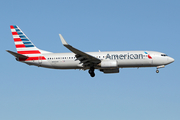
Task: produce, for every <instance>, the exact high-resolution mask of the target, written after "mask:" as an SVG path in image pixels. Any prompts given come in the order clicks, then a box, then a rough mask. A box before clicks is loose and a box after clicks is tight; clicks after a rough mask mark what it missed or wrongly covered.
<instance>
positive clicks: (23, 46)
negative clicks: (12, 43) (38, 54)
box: [16, 44, 25, 48]
mask: <svg viewBox="0 0 180 120" xmlns="http://www.w3.org/2000/svg"><path fill="white" fill-rule="evenodd" d="M16 48H25V45H24V44H19V45H16Z"/></svg>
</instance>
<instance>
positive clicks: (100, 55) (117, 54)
mask: <svg viewBox="0 0 180 120" xmlns="http://www.w3.org/2000/svg"><path fill="white" fill-rule="evenodd" d="M10 28H11V32H12V36H13V39H14V43H15V46H16V50H17V52H13V51H10V50H7V52H9V53H10V54H12V55H13V56H14V57H15V58H16V60H17V61H19V62H23V63H26V64H28V65H35V66H38V67H45V68H52V69H81V70H88V72H89V74H90V76H91V77H94V76H95V73H94V70H95V69H98V70H100V71H101V72H103V73H119V68H131V67H133V68H134V67H136V68H139V67H156V73H159V70H158V69H159V68H163V67H165V65H168V64H170V63H172V62H174V59H173V58H172V57H169V56H167V55H166V54H164V53H161V52H155V51H114V52H113V51H111V52H101V51H99V52H83V51H80V50H78V49H76V48H74V47H73V46H71V45H69V44H68V43H67V42H66V41H65V39H64V38H63V36H62V35H61V34H59V36H60V39H61V42H62V44H63V45H64V46H65V47H66V48H67V49H69V50H70V51H71V52H72V53H52V52H48V51H44V50H41V49H38V48H37V47H36V46H35V45H34V44H33V43H32V42H31V41H30V39H29V38H28V37H27V36H26V35H25V34H24V33H23V31H22V30H21V29H20V28H19V27H18V26H17V25H11V26H10Z"/></svg>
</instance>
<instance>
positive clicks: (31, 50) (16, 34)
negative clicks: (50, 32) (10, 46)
mask: <svg viewBox="0 0 180 120" xmlns="http://www.w3.org/2000/svg"><path fill="white" fill-rule="evenodd" d="M10 28H11V32H12V35H13V39H14V43H15V46H16V50H17V53H18V54H22V55H25V56H28V57H29V58H36V57H37V58H38V56H42V55H41V52H46V51H42V50H40V49H38V48H37V47H36V46H35V45H34V44H33V43H32V42H31V41H30V39H29V38H28V37H27V36H26V35H25V34H24V33H23V31H22V30H21V29H20V28H19V27H18V26H17V25H11V26H10ZM37 58H36V59H37ZM41 58H42V59H45V58H44V56H42V57H41Z"/></svg>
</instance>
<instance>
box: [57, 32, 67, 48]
mask: <svg viewBox="0 0 180 120" xmlns="http://www.w3.org/2000/svg"><path fill="white" fill-rule="evenodd" d="M59 37H60V39H61V42H62V44H63V45H68V43H67V42H66V40H65V39H64V38H63V36H62V35H61V34H59Z"/></svg>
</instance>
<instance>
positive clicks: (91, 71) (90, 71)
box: [89, 67, 95, 77]
mask: <svg viewBox="0 0 180 120" xmlns="http://www.w3.org/2000/svg"><path fill="white" fill-rule="evenodd" d="M89 74H90V75H91V77H94V76H95V73H94V67H91V68H90V69H89Z"/></svg>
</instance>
